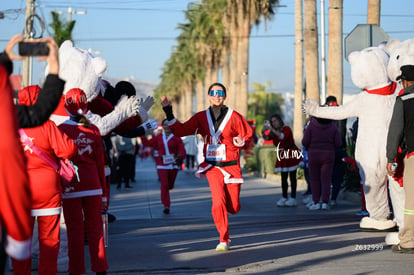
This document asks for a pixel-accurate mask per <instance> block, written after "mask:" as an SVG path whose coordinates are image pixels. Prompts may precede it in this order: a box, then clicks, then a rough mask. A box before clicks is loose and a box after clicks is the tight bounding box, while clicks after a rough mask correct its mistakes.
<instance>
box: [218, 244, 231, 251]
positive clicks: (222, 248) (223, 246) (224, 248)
mask: <svg viewBox="0 0 414 275" xmlns="http://www.w3.org/2000/svg"><path fill="white" fill-rule="evenodd" d="M229 249H230V245H229V243H225V242H220V243H219V244H218V245H217V246H216V251H228V250H229Z"/></svg>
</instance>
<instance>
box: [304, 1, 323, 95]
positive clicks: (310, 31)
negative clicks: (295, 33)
mask: <svg viewBox="0 0 414 275" xmlns="http://www.w3.org/2000/svg"><path fill="white" fill-rule="evenodd" d="M304 10H305V32H304V36H305V40H304V42H305V43H304V45H305V71H306V97H307V98H311V99H314V100H316V101H317V102H318V103H319V102H320V99H319V91H320V86H319V63H318V56H319V55H318V28H317V23H316V0H305V9H304Z"/></svg>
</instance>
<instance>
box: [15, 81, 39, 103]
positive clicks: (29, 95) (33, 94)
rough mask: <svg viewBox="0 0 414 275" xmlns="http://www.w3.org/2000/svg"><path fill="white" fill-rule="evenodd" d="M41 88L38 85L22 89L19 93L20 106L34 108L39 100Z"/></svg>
mask: <svg viewBox="0 0 414 275" xmlns="http://www.w3.org/2000/svg"><path fill="white" fill-rule="evenodd" d="M39 92H40V87H39V86H38V85H30V86H27V87H24V88H23V89H21V90H20V91H19V93H18V95H17V96H18V99H19V101H18V103H19V104H20V105H26V106H32V105H33V104H35V102H36V100H37V96H38V95H39Z"/></svg>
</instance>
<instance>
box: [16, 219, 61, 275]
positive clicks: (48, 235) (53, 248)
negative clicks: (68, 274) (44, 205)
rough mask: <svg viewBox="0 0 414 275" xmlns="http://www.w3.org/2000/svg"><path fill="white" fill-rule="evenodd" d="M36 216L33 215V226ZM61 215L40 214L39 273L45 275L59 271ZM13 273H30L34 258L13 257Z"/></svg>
mask: <svg viewBox="0 0 414 275" xmlns="http://www.w3.org/2000/svg"><path fill="white" fill-rule="evenodd" d="M34 222H35V217H32V228H33V227H34ZM59 224H60V215H52V216H39V217H37V225H38V232H39V253H40V255H39V267H38V273H39V274H45V275H55V274H56V273H57V259H58V254H59V242H60V237H59V232H60V227H59ZM12 264H13V274H15V275H30V274H31V269H32V259H31V258H29V259H27V260H24V261H18V260H15V259H12Z"/></svg>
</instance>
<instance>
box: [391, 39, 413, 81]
mask: <svg viewBox="0 0 414 275" xmlns="http://www.w3.org/2000/svg"><path fill="white" fill-rule="evenodd" d="M389 52H390V61H389V63H388V75H389V77H390V79H391V80H392V81H397V77H398V76H400V75H401V70H400V68H401V67H402V66H404V65H414V38H411V39H407V40H405V41H403V42H400V41H399V40H394V41H393V43H392V47H391V48H390V50H389Z"/></svg>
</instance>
